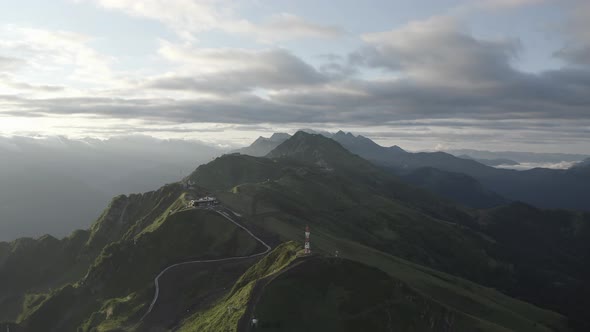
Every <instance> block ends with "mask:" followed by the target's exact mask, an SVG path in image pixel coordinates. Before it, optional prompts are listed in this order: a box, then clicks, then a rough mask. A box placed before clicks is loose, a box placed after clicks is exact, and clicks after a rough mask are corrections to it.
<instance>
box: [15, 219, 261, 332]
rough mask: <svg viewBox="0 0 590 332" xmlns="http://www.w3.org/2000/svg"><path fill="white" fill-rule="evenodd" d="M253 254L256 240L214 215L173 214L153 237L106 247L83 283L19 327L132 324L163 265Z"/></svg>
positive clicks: (59, 293)
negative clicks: (190, 260) (189, 260)
mask: <svg viewBox="0 0 590 332" xmlns="http://www.w3.org/2000/svg"><path fill="white" fill-rule="evenodd" d="M257 251H260V248H258V243H257V242H256V241H255V240H253V239H252V238H251V237H250V236H249V235H247V234H246V233H245V232H243V231H242V230H240V229H239V228H237V227H235V226H234V225H233V224H231V223H229V222H228V221H226V220H225V219H224V218H222V217H221V216H219V215H217V214H216V213H214V212H211V211H206V210H186V211H181V212H178V213H174V214H171V215H170V216H168V217H167V218H166V220H165V221H164V222H163V223H162V224H161V225H160V226H159V227H158V228H156V229H154V230H153V231H152V232H146V233H143V234H141V236H139V237H137V238H136V239H134V240H129V241H118V242H115V243H113V244H111V245H109V246H107V247H106V248H105V249H104V250H103V251H102V253H101V255H100V256H99V257H98V258H97V260H96V261H95V263H94V264H93V266H92V267H91V268H90V270H89V272H88V274H87V276H86V277H85V278H84V279H83V280H81V281H80V282H78V283H76V284H73V285H67V286H65V287H64V288H62V289H60V290H57V291H54V292H53V293H52V294H50V295H49V296H48V297H47V298H46V299H45V300H44V301H43V302H42V303H41V304H40V305H39V306H37V307H36V308H33V310H31V311H30V312H24V313H23V315H22V316H21V323H22V325H23V326H24V327H26V328H27V329H28V330H30V331H38V330H40V329H44V330H46V331H73V330H76V328H78V327H82V330H91V329H92V328H94V327H97V326H105V325H106V326H108V324H110V323H113V322H115V324H114V325H117V326H119V327H121V325H125V324H132V323H133V324H134V323H135V322H136V320H137V319H138V318H139V316H140V315H141V314H142V313H143V310H146V309H147V307H146V304H147V303H149V301H150V300H151V295H152V292H153V288H152V280H153V278H154V277H155V275H156V274H157V273H158V272H159V271H160V270H162V269H163V268H165V267H166V266H168V265H170V264H172V263H174V262H179V261H184V260H188V259H191V258H195V259H197V258H198V259H210V258H211V259H212V258H223V257H231V256H243V255H248V254H251V253H253V252H257ZM121 307H122V308H124V309H120V308H121ZM117 308H119V309H117ZM63 313H68V314H67V315H63Z"/></svg>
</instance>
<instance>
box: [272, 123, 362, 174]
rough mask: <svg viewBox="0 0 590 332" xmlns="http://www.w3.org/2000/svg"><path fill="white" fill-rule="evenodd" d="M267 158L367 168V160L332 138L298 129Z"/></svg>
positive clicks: (319, 164)
mask: <svg viewBox="0 0 590 332" xmlns="http://www.w3.org/2000/svg"><path fill="white" fill-rule="evenodd" d="M267 157H268V158H290V159H295V160H298V161H301V162H304V163H308V164H314V165H318V166H320V167H324V168H327V169H343V168H350V167H356V168H367V167H372V166H371V164H370V163H369V162H367V161H366V160H364V159H362V158H360V157H359V156H357V155H355V154H352V153H351V152H349V151H348V150H346V149H345V148H344V147H342V145H340V144H339V143H338V142H336V141H335V140H333V139H330V138H327V137H325V136H323V135H321V134H309V133H306V132H304V131H298V132H297V133H295V134H294V135H293V136H292V137H291V138H289V139H288V140H286V141H285V142H283V143H282V144H280V145H279V146H277V147H276V148H275V149H274V150H272V151H271V152H270V153H269V154H268V155H267Z"/></svg>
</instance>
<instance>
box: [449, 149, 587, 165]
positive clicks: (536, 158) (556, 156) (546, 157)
mask: <svg viewBox="0 0 590 332" xmlns="http://www.w3.org/2000/svg"><path fill="white" fill-rule="evenodd" d="M446 152H448V153H450V154H452V155H455V156H461V155H467V156H469V157H471V158H473V159H508V160H513V161H516V162H518V163H560V162H578V161H580V160H584V159H586V158H589V157H590V156H588V155H582V154H572V153H539V152H516V151H482V150H473V149H460V150H447V151H446Z"/></svg>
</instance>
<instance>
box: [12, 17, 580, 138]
mask: <svg viewBox="0 0 590 332" xmlns="http://www.w3.org/2000/svg"><path fill="white" fill-rule="evenodd" d="M586 14H587V13H586ZM586 14H580V15H586ZM584 17H585V16H584ZM588 21H589V20H586V21H584V20H582V19H579V20H578V21H576V23H575V25H574V26H573V27H572V28H571V29H574V28H575V29H576V30H575V31H578V33H577V34H573V35H572V39H571V41H570V42H572V43H575V44H573V45H574V46H575V47H574V46H572V47H571V48H566V49H563V50H561V51H560V53H558V55H559V56H560V57H561V58H563V59H564V60H566V61H567V62H566V63H565V64H564V66H563V67H562V68H560V69H557V70H550V71H544V72H540V73H535V74H532V73H525V72H522V71H520V70H518V69H517V68H515V67H514V66H513V63H512V62H513V60H514V59H515V57H517V56H518V53H519V50H520V47H521V46H520V43H519V41H518V40H486V39H481V38H476V37H475V36H473V35H472V34H470V32H469V31H468V30H467V29H466V28H465V27H464V26H463V25H462V24H461V23H460V22H458V21H457V20H454V19H450V18H445V17H435V18H431V19H429V20H425V21H421V22H415V23H410V24H408V25H407V26H405V27H402V28H399V29H396V30H392V31H386V32H379V33H372V34H367V35H364V36H363V40H364V41H365V45H364V46H363V47H362V48H361V49H359V50H358V51H356V52H354V53H352V54H350V55H349V56H338V55H328V56H324V57H323V58H324V60H325V63H324V65H321V66H318V69H316V68H314V67H313V66H311V65H310V64H308V63H306V62H304V61H303V60H301V59H299V58H297V57H296V56H295V55H293V54H291V53H290V52H288V51H285V50H282V49H269V50H263V51H250V50H235V49H219V50H198V49H197V50H193V49H183V48H174V47H172V46H170V45H168V46H167V49H166V50H165V51H166V55H167V56H168V57H169V58H171V59H175V60H179V59H180V61H182V62H183V63H184V64H185V68H187V70H186V73H180V74H174V73H173V74H169V75H166V76H163V77H158V78H153V79H150V80H148V81H145V82H143V83H141V84H139V85H138V87H137V89H138V90H139V89H141V90H147V91H149V90H152V91H158V92H162V91H171V92H174V93H185V95H184V96H183V97H182V98H175V97H174V96H175V95H174V94H171V96H170V97H169V98H107V97H101V96H100V95H98V96H96V97H86V98H80V97H78V98H44V99H39V98H37V99H27V98H25V97H15V96H0V103H3V104H5V105H8V106H7V107H3V109H2V110H0V114H4V115H13V116H14V115H18V116H50V115H56V114H58V115H69V114H75V115H81V116H88V117H94V116H99V117H108V118H120V119H130V118H133V119H145V120H150V121H160V122H165V123H168V124H182V123H226V124H236V125H239V124H244V125H254V124H258V123H268V124H292V123H318V124H319V123H330V124H341V125H344V126H346V125H359V126H360V125H363V126H376V125H390V126H392V127H395V126H396V125H399V124H400V123H411V121H414V120H416V121H418V120H419V121H425V120H426V122H428V121H430V124H429V125H430V126H433V127H436V126H438V127H442V126H444V127H446V128H459V127H460V122H457V121H460V119H469V120H470V121H471V122H470V123H464V124H463V125H464V126H466V127H468V128H473V127H479V128H483V129H490V130H531V131H534V132H535V133H537V134H538V133H540V132H542V129H539V128H540V127H543V126H546V127H548V128H551V131H552V132H555V133H557V132H560V131H561V133H560V134H559V135H557V136H558V137H557V136H556V137H557V138H556V139H563V140H564V141H566V140H571V139H575V138H576V137H578V138H579V139H580V140H590V133H589V132H588V126H589V125H590V108H589V107H588V106H589V105H590V93H588V91H590V66H587V65H588V64H589V63H587V62H586V61H585V60H583V59H587V58H590V57H584V56H582V54H583V53H584V52H585V48H586V47H587V46H588V45H590V39H588V40H586V39H585V37H586V36H587V35H588V34H587V33H584V31H582V28H581V26H582V25H584V26H588V24H587V23H584V22H588ZM572 31H573V30H572ZM574 50H575V51H574ZM577 52H582V53H579V54H578V53H577ZM578 55H579V56H580V58H578ZM589 55H590V54H589ZM199 66H206V69H207V70H198V69H199V68H200V67H199ZM195 68H196V69H195ZM209 69H210V70H209ZM365 69H371V70H381V71H382V72H383V75H382V76H381V77H379V78H373V77H364V76H362V75H361V74H359V73H362V72H363V70H365ZM179 72H180V71H179ZM258 90H262V93H258V92H259V91H258ZM252 92H257V93H252ZM199 93H205V94H207V97H202V96H198V95H197V94H199ZM192 94H194V95H192ZM132 95H133V94H132ZM191 96H194V97H191ZM445 119H448V121H449V122H455V124H454V125H453V124H452V123H447V124H446V125H443V124H441V120H445ZM458 119H459V120H458ZM511 121H512V122H511ZM500 125H501V128H500ZM551 126H553V127H551ZM481 135H483V136H482V137H480V138H482V139H485V138H487V137H488V136H486V135H493V134H489V133H482V134H481ZM534 140H535V139H533V141H534Z"/></svg>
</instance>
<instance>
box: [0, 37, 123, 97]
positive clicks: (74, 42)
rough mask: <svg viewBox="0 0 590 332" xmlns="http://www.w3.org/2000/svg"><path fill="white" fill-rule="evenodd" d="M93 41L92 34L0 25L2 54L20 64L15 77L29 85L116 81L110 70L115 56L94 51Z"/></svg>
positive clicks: (15, 79) (101, 83)
mask: <svg viewBox="0 0 590 332" xmlns="http://www.w3.org/2000/svg"><path fill="white" fill-rule="evenodd" d="M91 41H92V38H90V37H89V36H86V35H83V34H79V33H74V32H70V31H59V30H43V29H37V28H30V27H20V26H15V25H5V26H1V27H0V53H1V54H4V55H6V56H8V57H10V58H12V59H16V61H18V63H19V66H18V68H17V69H18V72H17V73H14V74H13V75H15V76H14V78H13V80H14V81H18V80H19V79H20V80H25V81H27V82H26V83H24V84H27V85H28V86H29V87H30V86H32V85H55V84H48V83H47V82H49V81H59V82H60V84H61V83H63V84H66V82H67V81H70V82H77V83H78V84H79V83H86V84H98V85H104V84H107V83H108V84H111V83H113V82H115V81H116V80H115V79H114V75H115V74H114V73H113V71H112V70H111V66H112V64H113V63H114V62H115V59H114V58H112V57H108V56H105V55H103V54H100V53H98V52H97V51H95V50H94V49H93V48H92V47H91V46H90V45H89V44H90V42H91ZM21 86H22V87H25V88H26V86H25V85H21ZM15 87H17V86H15Z"/></svg>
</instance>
